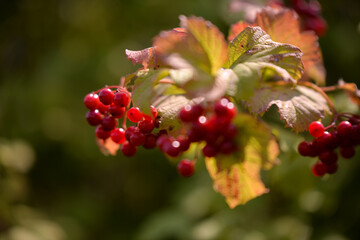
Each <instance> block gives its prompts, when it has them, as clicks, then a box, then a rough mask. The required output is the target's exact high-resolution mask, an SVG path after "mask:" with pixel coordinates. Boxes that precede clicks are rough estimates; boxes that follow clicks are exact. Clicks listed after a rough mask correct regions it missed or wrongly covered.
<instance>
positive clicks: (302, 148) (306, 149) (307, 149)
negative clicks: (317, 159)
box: [298, 141, 311, 157]
mask: <svg viewBox="0 0 360 240" xmlns="http://www.w3.org/2000/svg"><path fill="white" fill-rule="evenodd" d="M298 152H299V154H300V155H301V156H304V157H308V156H310V155H311V143H310V142H307V141H303V142H301V143H299V145H298Z"/></svg>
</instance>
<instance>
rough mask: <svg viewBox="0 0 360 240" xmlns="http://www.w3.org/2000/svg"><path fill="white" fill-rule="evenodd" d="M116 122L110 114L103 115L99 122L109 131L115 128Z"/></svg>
mask: <svg viewBox="0 0 360 240" xmlns="http://www.w3.org/2000/svg"><path fill="white" fill-rule="evenodd" d="M117 124H118V120H117V119H116V118H113V117H110V116H107V117H104V118H103V120H102V122H101V126H102V127H103V128H104V129H105V130H107V131H111V130H113V129H115V128H116V126H117Z"/></svg>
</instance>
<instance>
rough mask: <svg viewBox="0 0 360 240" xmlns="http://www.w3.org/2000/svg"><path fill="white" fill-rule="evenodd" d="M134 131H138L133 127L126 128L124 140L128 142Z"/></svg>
mask: <svg viewBox="0 0 360 240" xmlns="http://www.w3.org/2000/svg"><path fill="white" fill-rule="evenodd" d="M136 131H139V129H138V128H137V127H135V126H130V127H128V128H127V129H126V130H125V138H126V140H128V141H130V137H131V135H132V134H133V133H134V132H136Z"/></svg>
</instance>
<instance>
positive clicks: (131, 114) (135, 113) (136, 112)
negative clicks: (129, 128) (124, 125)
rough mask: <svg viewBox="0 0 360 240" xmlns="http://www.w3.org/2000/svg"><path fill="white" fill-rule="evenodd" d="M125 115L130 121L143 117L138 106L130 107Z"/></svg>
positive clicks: (137, 120)
mask: <svg viewBox="0 0 360 240" xmlns="http://www.w3.org/2000/svg"><path fill="white" fill-rule="evenodd" d="M127 117H128V119H129V120H130V121H131V122H135V123H137V122H139V121H140V120H141V119H142V118H143V114H142V112H141V111H140V109H139V108H138V107H132V108H130V109H129V111H128V112H127Z"/></svg>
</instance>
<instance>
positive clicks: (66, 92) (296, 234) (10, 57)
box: [0, 0, 360, 240]
mask: <svg viewBox="0 0 360 240" xmlns="http://www.w3.org/2000/svg"><path fill="white" fill-rule="evenodd" d="M320 2H321V3H322V4H323V15H324V18H325V19H326V20H327V21H328V24H329V31H328V33H327V34H326V35H325V36H324V37H323V38H321V39H320V44H321V48H322V50H323V55H324V62H325V66H326V68H327V71H328V78H327V81H328V83H330V84H334V83H336V82H337V80H338V79H339V78H344V80H345V81H349V82H359V66H360V65H359V64H360V11H359V9H360V2H359V1H357V0H345V1H330V2H329V1H320ZM180 14H184V15H197V16H202V17H204V18H205V19H207V20H210V21H211V22H213V23H214V24H215V25H217V26H218V27H219V28H220V29H221V30H222V31H223V32H224V33H226V32H227V31H228V26H229V24H230V23H233V22H235V20H237V19H238V18H239V16H236V15H234V14H229V12H228V1H221V0H219V1H215V0H182V1H166V0H141V1H140V0H132V1H125V0H123V1H122V0H12V1H6V0H4V1H1V2H0V60H1V65H0V240H43V239H44V240H62V239H71V240H73V239H74V240H88V239H89V240H93V239H94V240H95V239H110V240H112V239H114V240H115V239H144V240H147V239H149V240H150V239H234V240H235V239H244V240H265V239H274V240H275V239H294V240H295V239H299V240H302V239H304V240H305V239H324V240H345V239H360V230H359V226H360V204H359V203H360V174H359V172H360V164H359V160H360V157H359V156H360V155H359V154H357V156H356V157H354V158H353V159H352V160H348V161H345V160H344V161H341V163H340V169H339V172H338V173H337V174H335V175H333V176H330V177H324V178H322V179H318V178H315V177H313V176H312V174H311V171H310V167H311V165H312V164H313V163H314V160H309V159H304V158H302V157H300V156H299V155H298V154H297V153H296V145H297V143H298V142H299V141H301V140H302V139H303V138H304V136H302V135H299V136H296V135H295V134H293V133H291V132H290V131H288V130H282V129H283V128H282V127H278V129H279V132H280V134H281V136H282V140H281V141H280V146H281V149H282V151H283V153H282V154H281V155H280V159H281V161H282V164H281V165H279V166H277V167H275V168H274V169H273V170H271V171H269V172H266V173H264V175H263V178H264V181H265V183H266V185H267V186H268V187H269V188H270V189H271V191H270V193H269V194H267V195H264V196H262V197H259V198H257V199H255V200H252V201H251V202H249V203H248V204H246V205H245V206H239V207H237V208H236V209H235V210H230V209H229V208H228V207H227V205H226V203H225V201H224V199H223V198H222V197H221V196H220V195H219V194H217V193H215V192H214V191H213V190H212V186H211V180H210V177H209V176H208V174H207V172H206V171H205V167H204V165H203V163H202V162H201V161H200V162H199V163H198V164H197V166H196V168H197V172H196V174H195V176H194V177H192V178H190V179H182V178H181V177H179V176H178V175H177V172H176V168H175V164H174V163H170V162H169V161H168V160H167V159H166V158H165V157H164V156H163V155H161V154H160V153H159V152H158V151H156V150H152V151H139V153H138V154H137V155H136V157H134V158H125V157H122V156H121V155H118V156H116V157H106V156H103V155H102V154H101V153H100V151H99V150H98V148H97V145H96V143H95V139H94V129H93V128H92V127H90V126H88V125H87V123H86V121H85V113H86V109H85V107H84V106H83V102H82V101H83V97H84V96H85V94H87V93H89V92H91V91H93V90H96V89H99V88H101V87H103V86H104V85H106V84H108V85H113V84H117V83H118V82H119V79H120V77H121V76H123V75H125V74H127V73H130V72H133V71H134V70H135V69H136V68H135V67H134V66H132V64H131V63H130V62H129V61H127V60H126V57H125V54H124V51H125V48H127V49H132V50H140V49H143V48H146V47H149V46H151V44H152V38H153V37H154V36H156V35H157V34H158V33H159V32H160V31H161V30H166V29H171V28H173V27H176V26H178V24H179V20H178V16H179V15H180ZM335 99H336V101H337V105H338V107H339V108H340V109H341V110H344V111H357V107H356V106H354V105H353V104H351V103H349V102H348V100H347V98H346V97H345V96H344V95H342V94H338V95H336V96H335ZM357 151H358V152H359V151H360V150H359V149H357Z"/></svg>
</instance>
